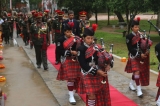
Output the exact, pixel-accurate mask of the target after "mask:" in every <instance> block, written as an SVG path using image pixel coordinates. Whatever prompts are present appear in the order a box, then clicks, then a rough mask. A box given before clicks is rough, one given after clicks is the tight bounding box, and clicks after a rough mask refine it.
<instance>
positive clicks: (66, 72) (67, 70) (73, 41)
mask: <svg viewBox="0 0 160 106" xmlns="http://www.w3.org/2000/svg"><path fill="white" fill-rule="evenodd" d="M73 26H74V23H73V22H68V23H66V25H65V27H64V34H65V35H64V36H62V37H60V38H59V39H58V43H57V49H59V51H60V53H61V54H60V55H61V67H60V70H59V71H58V75H57V80H67V81H68V82H67V86H68V90H69V96H70V97H69V102H70V104H72V105H75V104H76V100H75V98H74V93H73V89H76V88H77V85H78V79H79V76H80V65H79V63H78V61H77V59H76V56H77V51H76V48H77V47H78V46H80V44H81V40H80V38H79V37H78V36H74V35H73V33H72V28H73Z"/></svg>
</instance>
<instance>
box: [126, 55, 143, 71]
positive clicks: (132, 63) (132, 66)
mask: <svg viewBox="0 0 160 106" xmlns="http://www.w3.org/2000/svg"><path fill="white" fill-rule="evenodd" d="M140 65H141V64H140V58H134V59H131V58H130V57H129V58H128V61H127V65H126V67H125V72H127V73H133V72H135V71H140Z"/></svg>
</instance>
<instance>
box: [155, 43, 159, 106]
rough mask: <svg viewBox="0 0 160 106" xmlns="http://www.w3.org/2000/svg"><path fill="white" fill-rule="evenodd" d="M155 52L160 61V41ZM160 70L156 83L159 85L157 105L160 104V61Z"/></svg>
mask: <svg viewBox="0 0 160 106" xmlns="http://www.w3.org/2000/svg"><path fill="white" fill-rule="evenodd" d="M155 53H156V56H157V59H158V61H159V62H160V43H158V44H157V45H156V46H155ZM158 70H159V74H158V78H157V83H156V86H157V87H158V91H157V96H156V105H157V106H160V63H159V66H158Z"/></svg>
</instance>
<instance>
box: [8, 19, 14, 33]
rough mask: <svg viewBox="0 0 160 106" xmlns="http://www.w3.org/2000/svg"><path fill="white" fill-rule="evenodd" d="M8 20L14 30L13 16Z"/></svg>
mask: <svg viewBox="0 0 160 106" xmlns="http://www.w3.org/2000/svg"><path fill="white" fill-rule="evenodd" d="M8 22H9V25H10V28H11V30H13V22H14V20H13V18H12V17H11V18H10V19H9V20H8Z"/></svg>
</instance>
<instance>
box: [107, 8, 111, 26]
mask: <svg viewBox="0 0 160 106" xmlns="http://www.w3.org/2000/svg"><path fill="white" fill-rule="evenodd" d="M107 12H108V22H107V25H110V23H109V21H110V18H109V16H110V9H109V7H108V8H107Z"/></svg>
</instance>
